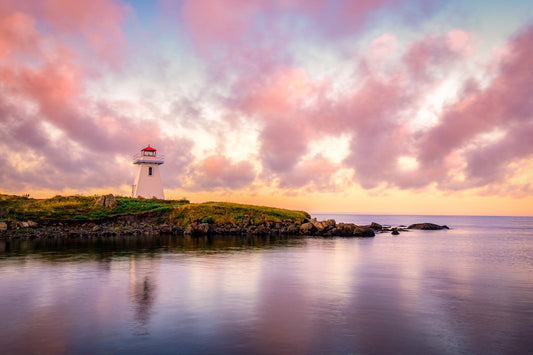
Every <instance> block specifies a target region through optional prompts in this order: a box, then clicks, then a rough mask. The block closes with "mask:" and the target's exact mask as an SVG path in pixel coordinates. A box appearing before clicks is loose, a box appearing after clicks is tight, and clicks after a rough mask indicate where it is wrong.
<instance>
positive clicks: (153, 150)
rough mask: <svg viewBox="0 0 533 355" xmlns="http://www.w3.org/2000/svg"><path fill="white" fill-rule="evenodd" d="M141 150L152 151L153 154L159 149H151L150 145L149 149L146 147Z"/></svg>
mask: <svg viewBox="0 0 533 355" xmlns="http://www.w3.org/2000/svg"><path fill="white" fill-rule="evenodd" d="M141 150H149V151H152V152H155V151H157V149H154V148H152V147H150V145H148V147H146V148H144V149H141Z"/></svg>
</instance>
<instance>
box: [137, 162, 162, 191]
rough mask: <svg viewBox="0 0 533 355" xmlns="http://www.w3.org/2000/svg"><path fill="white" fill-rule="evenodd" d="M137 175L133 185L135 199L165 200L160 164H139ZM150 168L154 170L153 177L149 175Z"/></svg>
mask: <svg viewBox="0 0 533 355" xmlns="http://www.w3.org/2000/svg"><path fill="white" fill-rule="evenodd" d="M137 164H138V165H139V167H138V168H137V175H136V176H135V182H134V183H133V189H132V190H133V191H132V196H133V197H139V196H141V197H144V198H153V197H155V198H158V199H162V200H164V199H165V195H164V193H163V184H162V183H161V175H159V164H156V163H148V162H137ZM149 168H152V175H150V174H149V170H150V169H149Z"/></svg>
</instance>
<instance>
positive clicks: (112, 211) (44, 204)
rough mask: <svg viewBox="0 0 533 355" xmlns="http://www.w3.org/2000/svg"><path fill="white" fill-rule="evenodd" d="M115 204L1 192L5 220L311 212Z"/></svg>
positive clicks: (225, 218) (232, 219) (220, 218)
mask: <svg viewBox="0 0 533 355" xmlns="http://www.w3.org/2000/svg"><path fill="white" fill-rule="evenodd" d="M115 198H116V201H117V206H116V207H114V208H108V207H104V206H99V205H96V204H95V201H96V197H90V196H60V195H58V196H54V197H52V198H48V199H34V198H28V197H23V196H16V195H4V194H0V220H4V221H10V220H12V221H28V220H31V221H35V222H51V221H80V222H81V221H98V220H105V219H109V218H113V217H118V216H127V215H137V216H142V215H151V216H157V219H158V220H159V222H161V223H167V222H168V223H174V224H176V225H179V226H182V227H185V226H187V225H188V224H189V223H192V222H195V221H201V222H204V223H212V224H231V223H239V222H241V221H242V220H244V219H247V218H250V219H252V220H254V221H255V223H262V222H282V221H287V222H293V223H302V222H304V221H306V220H308V219H310V216H309V214H308V213H306V212H303V211H293V210H286V209H280V208H273V207H263V206H253V205H243V204H237V203H229V202H205V203H190V202H189V201H187V200H185V199H181V200H157V199H144V198H130V197H123V196H116V197H115Z"/></svg>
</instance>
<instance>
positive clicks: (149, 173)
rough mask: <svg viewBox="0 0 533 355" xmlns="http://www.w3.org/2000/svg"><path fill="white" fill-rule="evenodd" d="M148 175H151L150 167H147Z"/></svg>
mask: <svg viewBox="0 0 533 355" xmlns="http://www.w3.org/2000/svg"><path fill="white" fill-rule="evenodd" d="M148 175H150V176H151V175H152V167H151V166H150V167H148Z"/></svg>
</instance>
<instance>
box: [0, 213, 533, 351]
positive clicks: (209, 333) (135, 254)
mask: <svg viewBox="0 0 533 355" xmlns="http://www.w3.org/2000/svg"><path fill="white" fill-rule="evenodd" d="M316 217H318V218H319V219H326V218H331V217H333V218H335V219H336V220H337V221H338V222H340V221H345V222H355V223H359V224H366V223H370V222H371V221H376V222H380V223H383V224H392V225H399V224H409V223H413V222H434V223H438V224H447V225H449V226H450V227H452V228H453V229H452V230H448V231H411V232H406V233H401V234H400V235H399V236H391V235H390V234H378V235H377V236H376V237H375V238H369V239H348V238H332V239H324V238H281V239H276V238H240V237H229V238H216V239H208V238H200V239H187V238H170V237H168V238H165V237H161V238H157V239H138V238H137V239H135V238H117V239H107V240H73V241H61V240H42V241H27V240H13V241H9V242H7V241H0V292H1V297H0V329H1V334H2V335H1V336H0V352H1V353H7V354H10V353H35V352H40V353H91V354H92V353H143V352H152V353H217V354H223V353H243V354H250V353H286V354H295V353H310V354H313V353H338V354H344V353H362V354H374V353H395V354H407V353H422V354H427V353H435V354H457V353H465V354H502V353H503V354H524V353H531V352H533V218H527V217H522V218H516V217H420V216H418V217H417V216H361V215H341V216H339V215H334V216H333V215H316Z"/></svg>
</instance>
